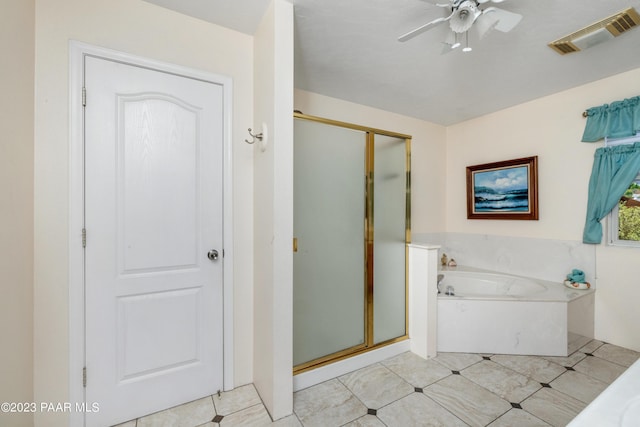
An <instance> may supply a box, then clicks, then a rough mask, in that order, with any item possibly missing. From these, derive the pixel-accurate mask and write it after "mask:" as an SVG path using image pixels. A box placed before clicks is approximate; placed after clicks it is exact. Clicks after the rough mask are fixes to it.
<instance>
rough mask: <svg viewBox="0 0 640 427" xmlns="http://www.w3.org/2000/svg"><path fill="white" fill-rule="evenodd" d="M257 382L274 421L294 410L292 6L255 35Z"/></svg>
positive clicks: (279, 6)
mask: <svg viewBox="0 0 640 427" xmlns="http://www.w3.org/2000/svg"><path fill="white" fill-rule="evenodd" d="M254 43H255V45H254V49H255V56H254V58H255V68H254V81H255V94H254V102H255V120H254V128H256V129H257V130H258V129H260V128H261V126H262V123H265V124H266V125H267V129H268V141H267V145H266V149H265V150H264V151H262V150H261V147H260V145H259V144H260V143H259V142H256V144H255V148H254V150H255V162H254V166H255V170H254V188H255V192H254V206H255V211H254V229H255V234H254V239H255V241H254V244H255V253H254V260H255V261H254V265H253V268H254V277H255V284H254V315H255V319H254V355H253V357H254V382H255V385H256V388H257V389H258V392H259V393H260V396H261V397H262V400H263V402H264V404H265V406H266V408H267V410H268V411H269V413H270V414H271V417H272V418H273V419H274V420H275V419H279V418H282V417H284V416H286V415H289V414H291V412H292V411H293V374H292V368H293V344H292V340H293V305H292V304H293V253H292V249H291V245H292V239H293V181H292V178H293V6H292V5H291V3H289V2H286V1H284V0H274V1H273V2H271V4H270V5H269V8H268V10H267V12H266V13H265V15H264V17H263V19H262V21H261V23H260V26H259V28H258V30H257V31H256V34H255V42H254Z"/></svg>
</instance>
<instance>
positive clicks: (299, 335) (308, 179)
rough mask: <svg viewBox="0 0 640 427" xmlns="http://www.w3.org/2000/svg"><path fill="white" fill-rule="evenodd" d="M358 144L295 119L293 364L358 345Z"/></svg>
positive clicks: (361, 272) (361, 260)
mask: <svg viewBox="0 0 640 427" xmlns="http://www.w3.org/2000/svg"><path fill="white" fill-rule="evenodd" d="M365 144H366V133H365V132H362V131H358V130H352V129H347V128H341V127H337V126H330V125H326V124H323V123H318V122H312V121H307V120H295V126H294V209H293V210H294V236H295V238H296V241H297V250H296V248H294V254H293V363H294V366H298V365H301V364H304V363H306V362H309V361H311V360H315V359H319V358H322V357H324V356H327V355H329V354H334V353H337V352H340V351H342V350H346V349H353V348H354V347H357V346H364V345H365V299H364V295H365V267H366V265H365V241H364V220H365Z"/></svg>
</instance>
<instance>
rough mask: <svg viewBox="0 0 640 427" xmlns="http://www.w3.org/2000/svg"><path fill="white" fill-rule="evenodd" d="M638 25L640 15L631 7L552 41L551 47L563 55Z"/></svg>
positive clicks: (595, 43)
mask: <svg viewBox="0 0 640 427" xmlns="http://www.w3.org/2000/svg"><path fill="white" fill-rule="evenodd" d="M637 26H640V15H638V12H636V10H635V9H634V8H632V7H631V8H629V9H627V10H623V11H621V12H618V13H616V14H615V15H611V16H609V17H607V18H605V19H602V20H600V21H598V22H596V23H594V24H591V25H589V26H588V27H585V28H583V29H581V30H578V31H576V32H574V33H571V34H569V35H568V36H565V37H562V38H560V39H558V40H555V41H552V42H551V43H549V47H550V48H551V49H553V50H555V51H556V52H558V53H559V54H561V55H565V54H567V53H572V52H579V51H581V50H585V49H588V48H590V47H591V46H595V45H597V44H600V43H603V42H605V41H607V40H611V39H613V38H614V37H618V36H619V35H620V34H622V33H625V32H627V31H629V30H631V29H632V28H635V27H637Z"/></svg>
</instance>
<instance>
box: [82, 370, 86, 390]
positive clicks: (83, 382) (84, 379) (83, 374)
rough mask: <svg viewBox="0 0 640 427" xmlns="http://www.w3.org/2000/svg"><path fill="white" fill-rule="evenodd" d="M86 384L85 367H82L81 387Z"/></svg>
mask: <svg viewBox="0 0 640 427" xmlns="http://www.w3.org/2000/svg"><path fill="white" fill-rule="evenodd" d="M86 386H87V367H86V366H85V367H84V368H82V387H86Z"/></svg>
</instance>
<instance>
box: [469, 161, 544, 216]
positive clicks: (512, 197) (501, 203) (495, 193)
mask: <svg viewBox="0 0 640 427" xmlns="http://www.w3.org/2000/svg"><path fill="white" fill-rule="evenodd" d="M467 218H468V219H523V220H537V219H538V156H533V157H524V158H522V159H513V160H506V161H503V162H495V163H486V164H483V165H475V166H468V167H467Z"/></svg>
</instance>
